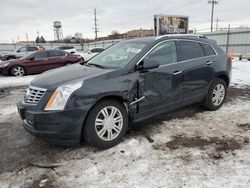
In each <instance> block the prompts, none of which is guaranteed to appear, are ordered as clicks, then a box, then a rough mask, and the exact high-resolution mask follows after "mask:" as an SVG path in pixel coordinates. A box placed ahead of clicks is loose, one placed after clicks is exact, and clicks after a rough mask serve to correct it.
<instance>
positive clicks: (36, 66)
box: [26, 51, 48, 73]
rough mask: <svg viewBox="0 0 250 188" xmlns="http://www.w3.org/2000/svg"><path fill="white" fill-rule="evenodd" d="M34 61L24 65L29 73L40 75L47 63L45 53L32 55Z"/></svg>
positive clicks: (39, 52)
mask: <svg viewBox="0 0 250 188" xmlns="http://www.w3.org/2000/svg"><path fill="white" fill-rule="evenodd" d="M31 56H34V59H32V60H29V62H27V63H26V67H27V70H28V72H29V73H41V72H44V71H45V70H46V61H48V52H47V51H37V52H35V53H34V54H33V55H31Z"/></svg>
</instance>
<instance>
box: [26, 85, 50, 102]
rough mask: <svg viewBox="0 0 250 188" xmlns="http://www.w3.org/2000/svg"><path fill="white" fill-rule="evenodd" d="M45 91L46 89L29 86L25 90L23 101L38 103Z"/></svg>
mask: <svg viewBox="0 0 250 188" xmlns="http://www.w3.org/2000/svg"><path fill="white" fill-rule="evenodd" d="M45 92H46V89H43V88H38V87H33V86H30V87H29V88H28V89H27V90H26V95H25V98H24V102H25V103H29V104H38V103H39V101H40V100H41V98H42V97H43V95H44V94H45Z"/></svg>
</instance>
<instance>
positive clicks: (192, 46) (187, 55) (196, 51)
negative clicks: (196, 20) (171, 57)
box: [176, 41, 205, 61]
mask: <svg viewBox="0 0 250 188" xmlns="http://www.w3.org/2000/svg"><path fill="white" fill-rule="evenodd" d="M176 49H177V53H178V61H185V60H190V59H195V58H200V57H204V56H205V53H204V50H203V49H202V47H201V45H200V44H199V43H198V42H192V41H177V42H176Z"/></svg>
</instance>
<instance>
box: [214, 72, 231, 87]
mask: <svg viewBox="0 0 250 188" xmlns="http://www.w3.org/2000/svg"><path fill="white" fill-rule="evenodd" d="M217 78H220V79H222V80H224V81H225V82H226V84H227V86H229V82H230V79H229V76H228V75H227V74H226V73H221V74H218V75H217Z"/></svg>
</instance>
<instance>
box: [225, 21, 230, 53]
mask: <svg viewBox="0 0 250 188" xmlns="http://www.w3.org/2000/svg"><path fill="white" fill-rule="evenodd" d="M229 38H230V24H229V25H228V31H227V45H226V53H227V54H228V49H229Z"/></svg>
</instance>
